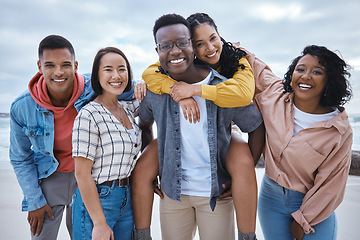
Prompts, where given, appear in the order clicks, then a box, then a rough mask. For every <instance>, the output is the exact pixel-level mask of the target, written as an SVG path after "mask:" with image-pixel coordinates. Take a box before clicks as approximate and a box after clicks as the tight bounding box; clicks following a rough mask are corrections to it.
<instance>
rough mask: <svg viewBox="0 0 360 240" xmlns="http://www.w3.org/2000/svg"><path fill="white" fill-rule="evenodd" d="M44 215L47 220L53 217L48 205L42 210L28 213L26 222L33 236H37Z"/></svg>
mask: <svg viewBox="0 0 360 240" xmlns="http://www.w3.org/2000/svg"><path fill="white" fill-rule="evenodd" d="M45 213H47V214H48V216H49V218H53V217H54V216H53V213H52V211H51V208H50V206H49V205H48V204H46V205H45V206H43V207H42V208H39V209H36V210H34V211H30V212H28V222H29V224H30V230H31V233H32V234H33V235H36V236H39V234H40V232H41V229H42V226H43V222H44V218H45Z"/></svg>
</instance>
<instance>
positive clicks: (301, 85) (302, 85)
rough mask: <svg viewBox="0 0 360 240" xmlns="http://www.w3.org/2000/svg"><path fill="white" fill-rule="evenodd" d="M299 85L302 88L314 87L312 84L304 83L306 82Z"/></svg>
mask: <svg viewBox="0 0 360 240" xmlns="http://www.w3.org/2000/svg"><path fill="white" fill-rule="evenodd" d="M299 87H300V88H304V89H310V88H312V86H310V85H307V84H304V83H300V84H299Z"/></svg>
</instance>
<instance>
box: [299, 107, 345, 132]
mask: <svg viewBox="0 0 360 240" xmlns="http://www.w3.org/2000/svg"><path fill="white" fill-rule="evenodd" d="M339 113H340V111H339V109H335V110H334V111H332V112H329V113H325V114H312V113H306V112H303V111H301V110H300V109H298V108H297V107H296V106H295V104H294V132H293V135H296V134H298V132H300V131H301V130H302V129H305V128H308V127H310V126H311V125H313V124H315V123H317V122H320V121H325V120H329V119H331V118H333V117H335V116H336V115H337V114H339Z"/></svg>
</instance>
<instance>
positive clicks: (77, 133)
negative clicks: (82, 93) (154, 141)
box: [72, 100, 141, 184]
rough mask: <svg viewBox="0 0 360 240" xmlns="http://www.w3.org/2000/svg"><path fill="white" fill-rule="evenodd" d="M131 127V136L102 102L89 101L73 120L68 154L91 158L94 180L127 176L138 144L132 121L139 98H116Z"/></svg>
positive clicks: (138, 136)
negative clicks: (129, 99) (133, 132)
mask: <svg viewBox="0 0 360 240" xmlns="http://www.w3.org/2000/svg"><path fill="white" fill-rule="evenodd" d="M119 103H120V104H121V106H122V107H123V108H124V110H125V112H126V114H127V116H128V117H129V120H130V122H131V124H132V127H133V130H135V137H134V136H133V135H132V134H131V131H129V130H127V129H126V128H125V127H124V126H123V125H122V124H121V123H120V122H119V121H118V120H117V119H116V118H115V117H114V116H113V115H112V113H111V112H110V111H108V110H107V109H106V108H105V107H104V106H103V105H101V104H99V103H96V102H90V103H88V104H87V105H86V106H84V107H83V108H82V109H81V110H80V112H79V114H78V115H77V117H76V119H75V121H74V127H73V132H72V156H73V157H84V158H87V159H90V160H92V161H94V164H93V167H92V172H91V175H92V177H93V178H94V180H95V182H96V183H97V184H101V183H103V182H105V181H112V180H116V179H122V178H126V177H129V176H130V175H131V171H132V170H133V169H134V167H135V164H136V161H137V155H138V154H139V152H140V147H141V130H140V128H139V126H138V125H137V124H136V122H135V117H137V116H138V110H139V102H138V101H137V100H134V101H119Z"/></svg>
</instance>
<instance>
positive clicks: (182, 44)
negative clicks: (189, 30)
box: [156, 38, 191, 52]
mask: <svg viewBox="0 0 360 240" xmlns="http://www.w3.org/2000/svg"><path fill="white" fill-rule="evenodd" d="M190 40H191V39H190V38H179V39H177V40H176V41H175V42H173V41H170V40H169V41H165V42H162V43H158V44H156V46H157V47H158V49H159V50H160V51H161V52H170V51H171V49H172V48H173V47H174V45H176V46H177V47H178V48H180V49H185V48H188V47H189V46H190Z"/></svg>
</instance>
